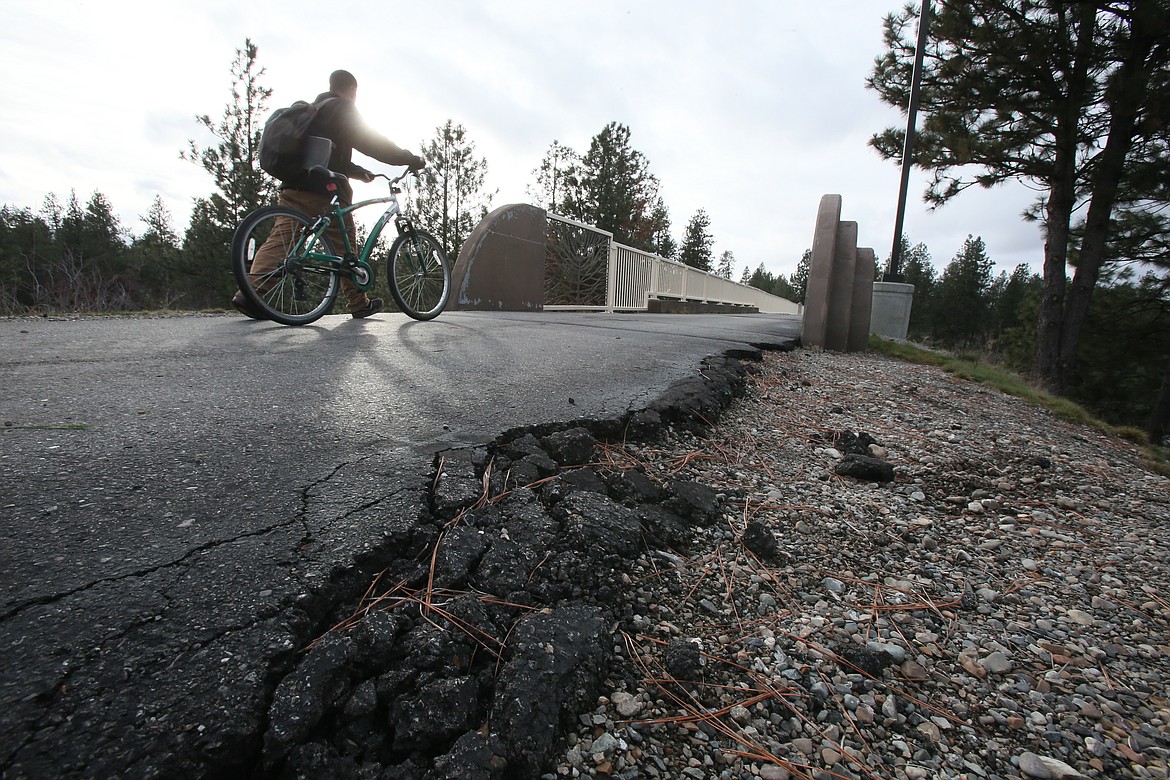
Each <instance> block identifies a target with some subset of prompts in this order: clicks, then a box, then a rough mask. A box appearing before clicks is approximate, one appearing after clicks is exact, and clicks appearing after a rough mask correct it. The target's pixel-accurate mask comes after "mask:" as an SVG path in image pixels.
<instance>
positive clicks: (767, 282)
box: [745, 263, 776, 293]
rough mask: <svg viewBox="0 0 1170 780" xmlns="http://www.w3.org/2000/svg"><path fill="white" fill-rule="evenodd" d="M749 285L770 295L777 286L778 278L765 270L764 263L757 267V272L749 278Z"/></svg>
mask: <svg viewBox="0 0 1170 780" xmlns="http://www.w3.org/2000/svg"><path fill="white" fill-rule="evenodd" d="M745 271H746V269H745ZM747 283H748V284H749V285H751V286H752V287H755V288H756V289H757V290H763V291H764V292H769V293H770V292H772V290H773V288H775V286H776V277H775V276H773V275H772V272H771V271H769V270H768V269H767V268H764V264H763V263H760V264H759V265H758V266H756V270H755V271H753V272H752V275H751V276H749V277H748V280H747Z"/></svg>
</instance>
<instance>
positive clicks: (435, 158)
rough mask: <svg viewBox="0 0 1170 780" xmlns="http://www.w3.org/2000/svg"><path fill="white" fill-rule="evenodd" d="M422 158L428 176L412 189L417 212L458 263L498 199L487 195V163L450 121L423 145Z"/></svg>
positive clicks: (460, 128)
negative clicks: (473, 235) (465, 246)
mask: <svg viewBox="0 0 1170 780" xmlns="http://www.w3.org/2000/svg"><path fill="white" fill-rule="evenodd" d="M422 155H423V157H425V158H426V160H427V172H428V175H426V176H424V177H423V178H421V179H419V180H418V183H417V185H415V186H414V187H412V190H413V192H412V198H411V199H412V202H413V208H414V210H415V212H416V213H417V214H418V216H419V219H420V221H421V222H422V224H424V225H426V226H427V228H428V229H429V230H430V231H431V232H433V233H434V234H435V237H436V238H438V239H439V242H440V243H442V245H443V249H444V251H446V253H447V256H448V257H450V258H451V261H452V262H454V261H455V259H456V258H457V257H458V256H459V249H460V247H462V246H463V241H464V239H466V238H467V236H468V234H470V233H471V231H472V230H474V229H475V226H476V225H478V224H479V222H480V220H482V219H483V218H484V217H485V216H486V215H487V213H488V207H489V206H490V204H491V200H492V197H493V196H494V195H495V193H488V192H485V191H484V178H485V177H486V175H487V167H488V166H487V160H486V159H484V158H476V156H475V142H474V141H472V140H471V138H470V137H469V136H468V135H467V130H466V129H464V127H463V125H457V124H455V123H454V122H453V121H452V120H450V119H448V120H447V121H446V123H445V124H443V125H441V126H440V127H437V128H435V136H434V138H432V139H431V140H430V141H424V142H423V143H422Z"/></svg>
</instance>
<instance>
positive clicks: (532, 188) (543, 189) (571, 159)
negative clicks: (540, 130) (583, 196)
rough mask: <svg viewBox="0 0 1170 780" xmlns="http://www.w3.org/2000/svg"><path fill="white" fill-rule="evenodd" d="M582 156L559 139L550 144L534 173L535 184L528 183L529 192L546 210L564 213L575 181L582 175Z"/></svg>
mask: <svg viewBox="0 0 1170 780" xmlns="http://www.w3.org/2000/svg"><path fill="white" fill-rule="evenodd" d="M580 167H581V156H580V155H579V154H577V153H576V152H575V151H573V150H572V149H570V148H569V147H567V146H565V145H564V144H562V143H561V142H559V141H557V140H555V139H554V140H553V142H552V143H551V144H549V147H548V151H546V152H545V153H544V159H543V160H541V161H540V167H539V168H537V169H536V170H534V171H533V172H532V173H533V175H535V177H536V183H535V185H531V184H530V185H528V194H529V195H530V196H531V197H532V198H533V200H534V201H535V205H537V206H540V207H541V208H543V209H544V210H545V211H550V212H552V213H553V214H560V213H562V212H563V211H564V210H565V209H564V205H565V201H566V200H567V199H568V198H569V193H570V190H571V188H572V187H573V186H574V183H575V182H576V181H577V180H578V178H579V177H580Z"/></svg>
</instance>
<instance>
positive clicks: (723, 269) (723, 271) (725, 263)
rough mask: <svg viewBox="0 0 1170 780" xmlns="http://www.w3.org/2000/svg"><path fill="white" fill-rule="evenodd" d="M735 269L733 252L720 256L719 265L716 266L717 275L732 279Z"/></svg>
mask: <svg viewBox="0 0 1170 780" xmlns="http://www.w3.org/2000/svg"><path fill="white" fill-rule="evenodd" d="M734 267H735V255H734V254H732V253H731V250H726V251H724V252H723V254H721V255H719V264H718V265H716V266H715V275H716V276H722V277H723V278H724V279H730V278H731V272H732V269H733V268H734Z"/></svg>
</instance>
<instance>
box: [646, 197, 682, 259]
mask: <svg viewBox="0 0 1170 780" xmlns="http://www.w3.org/2000/svg"><path fill="white" fill-rule="evenodd" d="M648 251H650V252H653V253H654V254H656V255H658V256H659V257H664V258H666V259H667V260H674V259H675V258H676V257H678V243H677V242H676V241H675V240H674V237H673V236H671V235H670V212H668V211H667V209H666V203H665V202H663V200H662V198H661V197H659V198H658V202H657V203H656V204H655V205H654V211H653V212H652V213H651V214H650V246H649V250H648Z"/></svg>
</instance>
